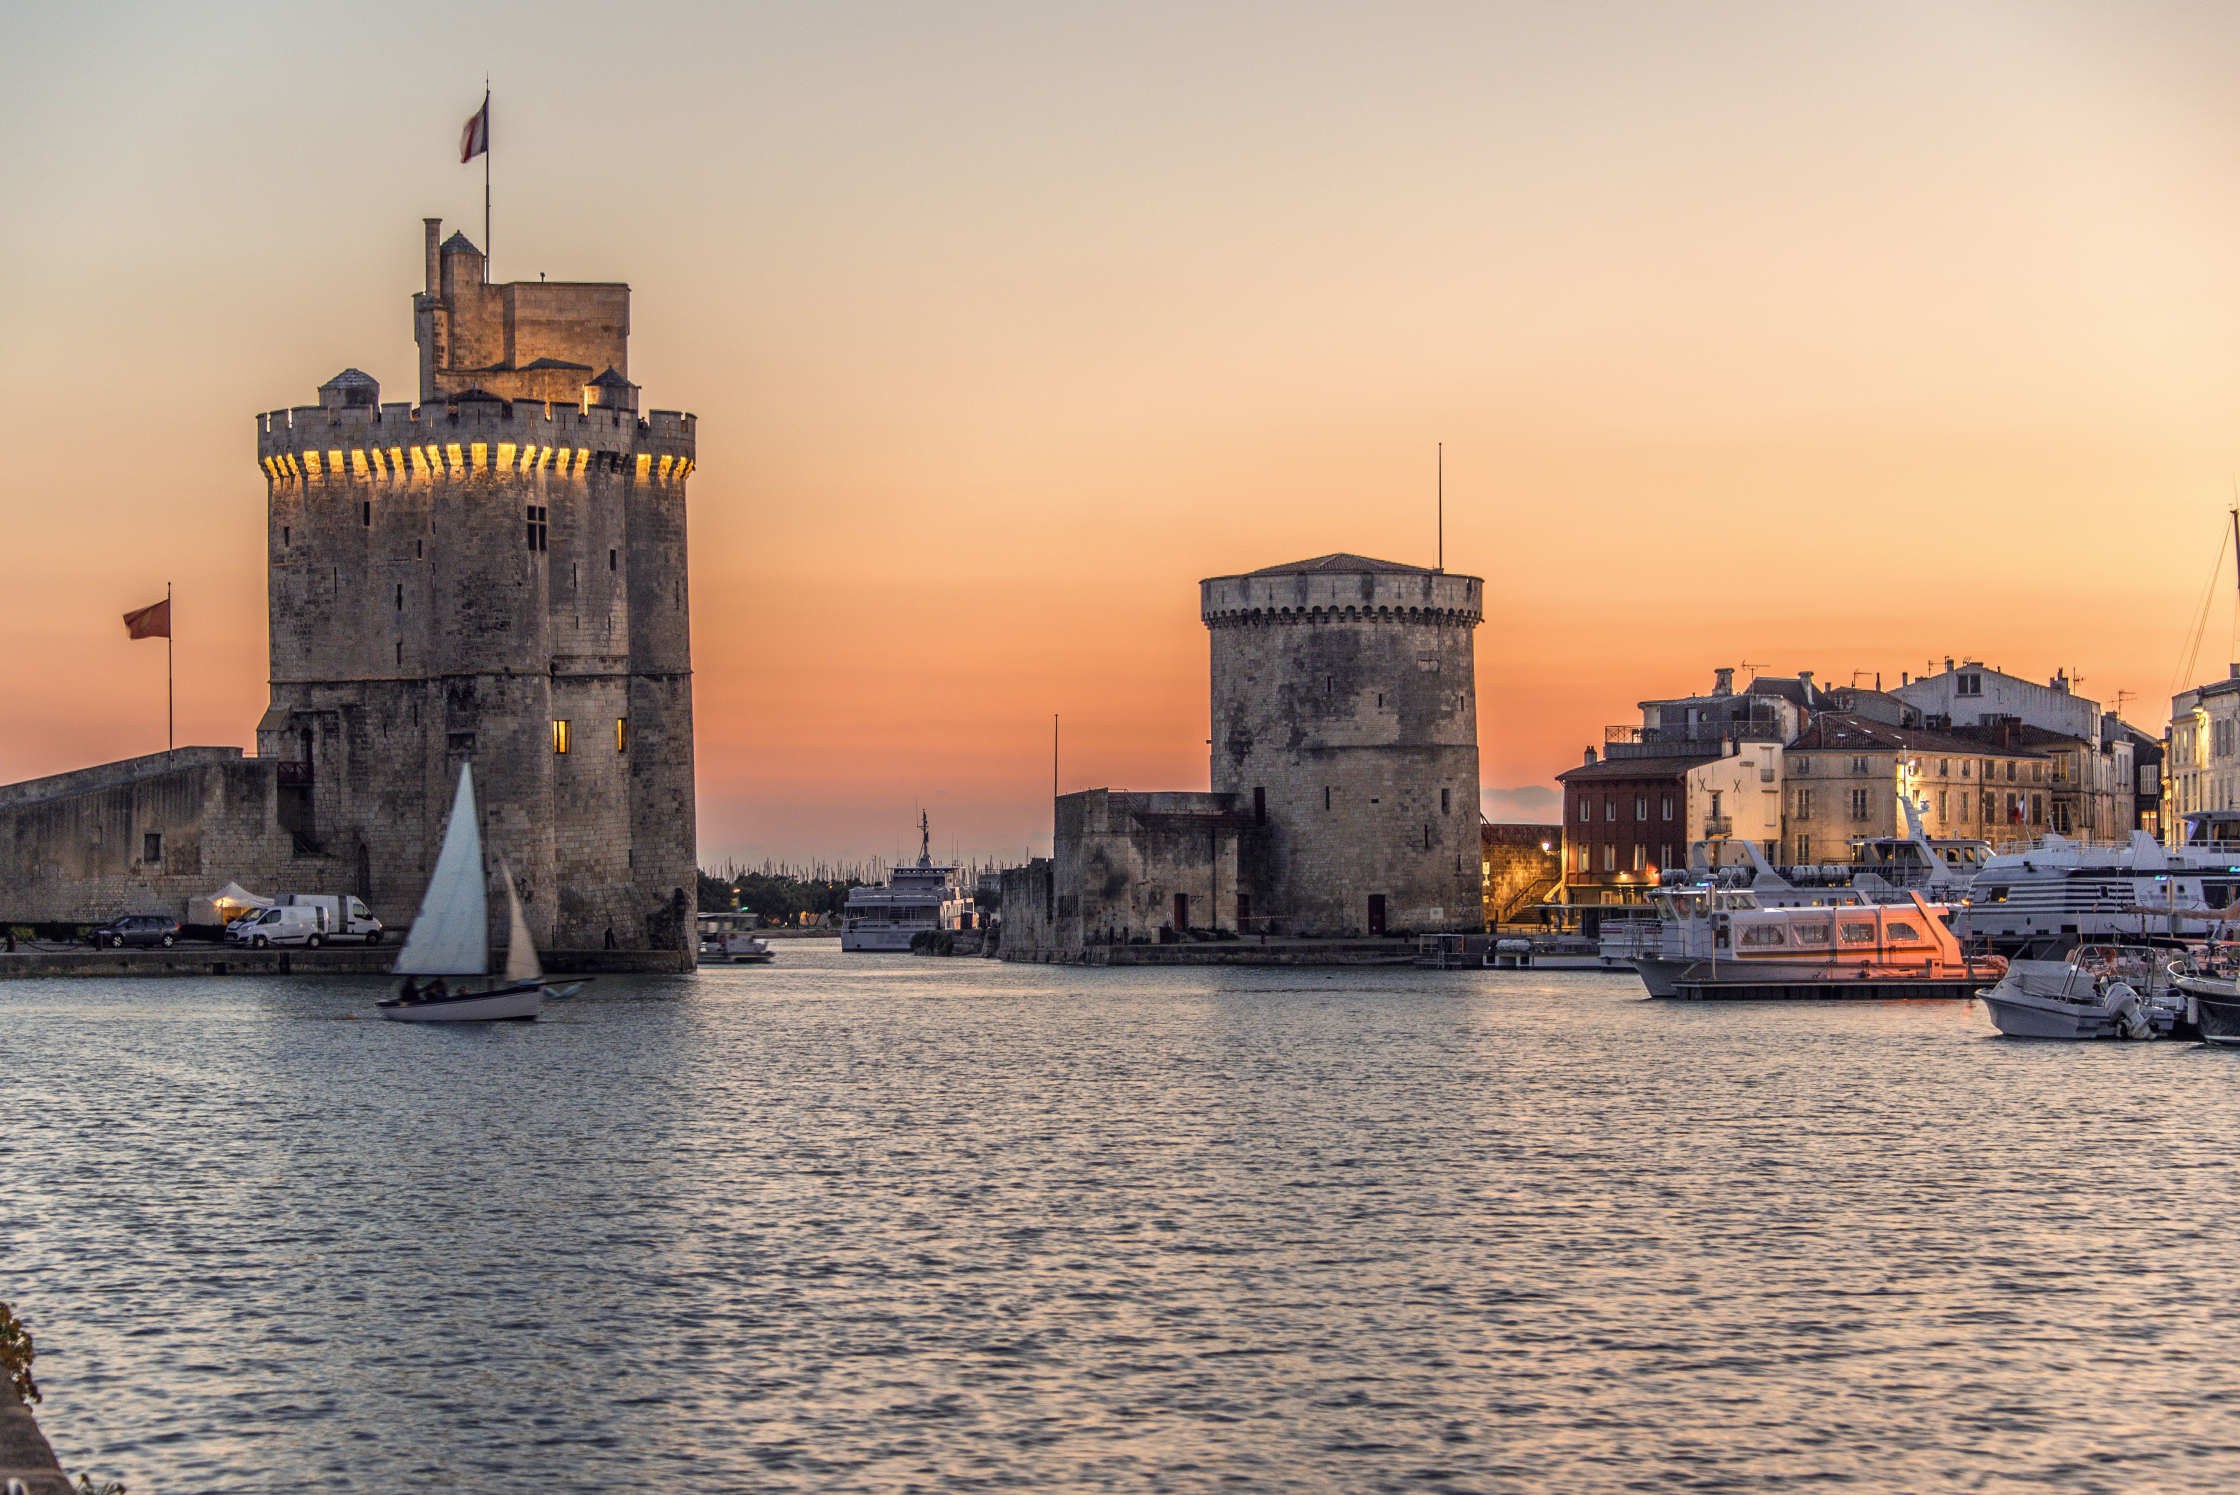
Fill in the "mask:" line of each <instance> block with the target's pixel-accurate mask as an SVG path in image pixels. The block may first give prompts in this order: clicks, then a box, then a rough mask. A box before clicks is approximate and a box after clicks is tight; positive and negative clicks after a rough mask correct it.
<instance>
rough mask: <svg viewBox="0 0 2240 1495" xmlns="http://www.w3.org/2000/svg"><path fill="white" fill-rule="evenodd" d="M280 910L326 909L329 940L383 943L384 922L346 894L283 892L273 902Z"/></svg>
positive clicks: (370, 943) (372, 943) (371, 943)
mask: <svg viewBox="0 0 2240 1495" xmlns="http://www.w3.org/2000/svg"><path fill="white" fill-rule="evenodd" d="M272 901H273V904H274V905H275V906H276V907H279V908H323V909H325V910H326V911H327V922H326V926H325V929H326V936H327V938H328V939H330V940H335V941H341V940H359V939H362V940H364V941H365V942H366V943H367V944H369V945H378V944H380V943H381V935H382V927H381V921H380V920H379V919H376V918H375V917H374V916H373V913H372V911H371V910H370V909H368V908H367V907H366V906H365V904H363V903H361V902H359V901H358V900H357V899H356V898H353V897H351V896H350V895H349V894H347V893H282V894H281V895H280V896H279V897H277V898H275V899H273V900H272Z"/></svg>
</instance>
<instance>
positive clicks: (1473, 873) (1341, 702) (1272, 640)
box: [1198, 555, 1485, 935]
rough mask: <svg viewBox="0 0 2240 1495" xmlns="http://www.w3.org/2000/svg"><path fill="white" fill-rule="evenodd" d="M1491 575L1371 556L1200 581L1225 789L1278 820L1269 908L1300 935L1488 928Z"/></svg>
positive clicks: (1269, 825)
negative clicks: (1482, 706)
mask: <svg viewBox="0 0 2240 1495" xmlns="http://www.w3.org/2000/svg"><path fill="white" fill-rule="evenodd" d="M1484 588H1485V584H1484V583H1483V582H1482V581H1480V580H1479V579H1478V578H1477V577H1474V576H1454V575H1449V574H1447V573H1446V572H1443V571H1426V570H1423V569H1422V568H1420V567H1416V566H1401V565H1395V564H1393V563H1392V562H1390V561H1376V560H1370V559H1368V558H1366V557H1364V556H1358V555H1326V556H1322V557H1319V558H1317V559H1315V560H1310V561H1299V562H1295V563H1293V564H1291V565H1288V566H1270V567H1268V568H1267V569H1266V570H1262V571H1254V572H1251V573H1249V574H1247V575H1243V576H1216V577H1212V578H1210V579H1208V580H1206V581H1203V582H1200V583H1199V588H1198V590H1199V614H1200V616H1201V617H1202V618H1203V619H1204V621H1205V625H1206V627H1207V629H1208V630H1210V632H1211V634H1212V648H1213V791H1214V793H1216V794H1231V795H1235V796H1236V797H1237V798H1236V800H1235V804H1236V806H1237V809H1238V810H1239V812H1241V813H1246V814H1250V815H1251V816H1252V818H1253V821H1254V822H1255V824H1256V825H1259V826H1262V827H1264V828H1265V829H1264V831H1263V833H1262V834H1261V835H1260V836H1258V837H1256V838H1254V839H1255V840H1257V842H1258V843H1259V845H1258V849H1257V851H1256V852H1255V853H1253V854H1252V858H1251V859H1252V861H1253V863H1254V864H1255V865H1253V866H1251V867H1249V868H1240V869H1239V873H1238V876H1239V879H1240V885H1241V886H1243V887H1246V888H1249V889H1251V890H1252V892H1251V894H1249V895H1248V896H1251V897H1252V898H1253V905H1252V910H1251V912H1252V915H1253V916H1254V917H1256V918H1259V919H1264V920H1266V921H1268V922H1269V923H1270V924H1272V926H1273V927H1276V928H1279V929H1281V930H1284V931H1286V932H1290V933H1297V934H1322V935H1346V934H1375V933H1383V932H1386V931H1390V930H1402V929H1414V930H1426V929H1448V928H1457V927H1475V925H1476V921H1477V919H1478V918H1479V917H1480V908H1481V903H1480V867H1479V837H1478V722H1477V712H1476V702H1477V682H1476V663H1475V658H1476V656H1475V652H1474V649H1473V646H1472V634H1473V630H1475V629H1476V628H1477V626H1478V624H1479V623H1480V621H1482V619H1483V616H1484Z"/></svg>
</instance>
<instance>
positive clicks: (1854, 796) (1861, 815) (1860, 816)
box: [1851, 789, 1871, 820]
mask: <svg viewBox="0 0 2240 1495" xmlns="http://www.w3.org/2000/svg"><path fill="white" fill-rule="evenodd" d="M1870 797H1871V796H1870V794H1869V792H1868V791H1867V790H1865V789H1854V790H1852V791H1851V818H1852V819H1853V820H1864V819H1866V818H1867V816H1868V815H1869V814H1870V813H1871V811H1870V810H1869V808H1868V804H1867V801H1868V799H1869V798H1870Z"/></svg>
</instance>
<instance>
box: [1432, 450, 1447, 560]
mask: <svg viewBox="0 0 2240 1495" xmlns="http://www.w3.org/2000/svg"><path fill="white" fill-rule="evenodd" d="M1431 569H1433V570H1434V571H1444V570H1446V569H1447V444H1446V443H1445V442H1444V441H1442V442H1440V443H1439V564H1438V565H1436V566H1434V567H1432V568H1431Z"/></svg>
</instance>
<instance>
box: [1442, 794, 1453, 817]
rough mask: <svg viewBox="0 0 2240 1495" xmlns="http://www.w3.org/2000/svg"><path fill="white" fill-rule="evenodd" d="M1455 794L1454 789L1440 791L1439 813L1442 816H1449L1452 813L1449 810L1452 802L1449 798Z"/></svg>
mask: <svg viewBox="0 0 2240 1495" xmlns="http://www.w3.org/2000/svg"><path fill="white" fill-rule="evenodd" d="M1453 793H1454V791H1453V790H1452V789H1442V790H1440V791H1439V813H1440V814H1442V815H1446V814H1449V813H1451V811H1450V810H1449V808H1448V806H1449V804H1450V801H1449V799H1448V796H1449V795H1451V794H1453Z"/></svg>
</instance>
